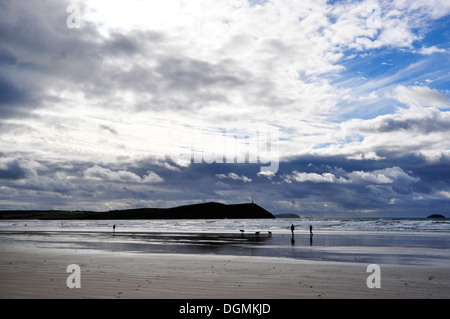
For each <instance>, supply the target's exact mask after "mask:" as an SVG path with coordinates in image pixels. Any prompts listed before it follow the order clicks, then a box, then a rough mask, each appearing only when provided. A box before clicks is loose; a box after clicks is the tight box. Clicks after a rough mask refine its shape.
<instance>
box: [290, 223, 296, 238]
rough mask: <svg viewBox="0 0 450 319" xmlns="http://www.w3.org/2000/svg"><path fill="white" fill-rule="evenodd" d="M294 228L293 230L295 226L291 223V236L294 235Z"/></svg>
mask: <svg viewBox="0 0 450 319" xmlns="http://www.w3.org/2000/svg"><path fill="white" fill-rule="evenodd" d="M294 230H295V226H294V224H292V225H291V233H292V237H294Z"/></svg>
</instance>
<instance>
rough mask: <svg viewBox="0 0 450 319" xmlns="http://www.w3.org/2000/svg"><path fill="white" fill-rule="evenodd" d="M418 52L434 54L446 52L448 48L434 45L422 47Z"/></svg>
mask: <svg viewBox="0 0 450 319" xmlns="http://www.w3.org/2000/svg"><path fill="white" fill-rule="evenodd" d="M417 52H418V53H420V54H423V55H431V54H434V53H446V52H447V50H446V49H439V48H438V47H436V46H434V45H433V46H431V47H422V48H420V50H418V51H417Z"/></svg>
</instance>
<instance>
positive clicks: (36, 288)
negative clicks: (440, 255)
mask: <svg viewBox="0 0 450 319" xmlns="http://www.w3.org/2000/svg"><path fill="white" fill-rule="evenodd" d="M7 235H11V234H7ZM25 235H27V236H28V235H29V234H25ZM41 235H42V234H41ZM66 235H67V234H65V235H64V236H66ZM103 235H104V234H103ZM103 235H102V234H100V235H94V234H90V235H89V236H84V237H83V239H82V240H81V239H80V238H78V239H77V240H78V241H79V242H78V244H77V245H74V244H73V238H72V241H70V240H66V241H64V242H61V240H55V235H54V234H53V235H52V234H46V236H47V237H48V239H49V241H44V240H41V241H39V240H36V238H35V237H33V236H31V237H32V238H31V239H30V238H29V237H27V238H29V240H28V241H20V240H19V241H17V240H16V241H14V240H11V241H9V242H8V241H7V242H5V241H3V242H2V245H1V246H0V248H1V251H0V298H170V299H178V298H181V299H188V298H191V299H192V298H194V299H197V298H198V299H202V298H207V299H211V298H221V299H228V298H232V299H236V298H237V299H240V298H245V299H248V298H251V299H261V298H268V299H297V298H449V297H450V267H449V265H448V264H446V261H448V259H443V260H440V262H439V263H436V264H432V265H426V263H425V264H422V265H414V264H403V263H402V264H395V263H386V264H385V263H379V265H380V269H381V276H380V283H381V288H372V289H370V288H368V287H367V283H366V281H367V278H368V276H369V275H370V273H368V272H366V270H367V266H368V263H367V262H361V261H359V262H348V261H331V260H311V259H309V260H308V259H304V258H286V257H273V256H250V255H248V253H246V254H240V255H238V254H233V253H232V252H233V245H229V244H227V243H221V244H220V247H223V249H225V248H226V251H225V252H223V253H222V254H217V253H211V252H210V251H209V250H208V249H210V248H211V243H205V245H202V246H199V247H196V248H195V249H196V250H195V251H194V250H190V251H189V253H184V252H183V251H182V250H179V251H176V252H175V253H174V252H173V247H174V245H173V244H170V243H169V244H168V242H167V240H164V241H161V242H160V243H159V246H160V247H159V249H162V250H165V253H158V252H154V251H148V252H143V251H138V252H133V251H131V250H130V249H118V247H119V248H120V247H122V246H120V245H119V246H114V245H113V246H111V247H115V248H114V249H110V248H111V247H106V248H105V247H103V248H105V249H103V248H102V247H99V245H98V243H101V242H104V238H103V239H102V236H103ZM108 236H110V234H109V235H108ZM161 236H166V235H164V234H162V235H161ZM56 237H58V236H56ZM175 237H176V236H175ZM175 237H174V238H175ZM7 238H9V237H7ZM208 238H209V237H208ZM281 238H284V237H281ZM296 238H300V236H297V237H296ZM172 239H173V238H172ZM178 239H179V238H178ZM209 239H211V238H209ZM297 240H298V239H297ZM136 241H137V239H136V238H132V237H129V236H127V237H126V242H128V243H130V242H134V243H135V244H136ZM232 241H235V244H236V247H241V246H242V245H243V246H246V245H247V246H249V247H250V246H252V245H253V246H257V244H258V242H255V241H250V242H248V243H245V242H244V243H242V242H239V240H238V239H237V237H233V238H232ZM49 242H50V243H52V245H50V244H49ZM80 242H82V243H84V244H83V245H80ZM111 242H115V243H116V244H117V243H123V242H124V240H123V238H121V237H120V236H117V235H116V236H114V237H112V239H111ZM86 243H91V244H92V243H97V244H96V245H89V244H86ZM137 243H141V242H140V241H137ZM155 245H156V244H155ZM183 245H186V243H185V242H178V243H177V245H175V246H180V247H181V246H183ZM269 246H270V245H269ZM307 246H308V245H307V244H305V245H304V247H300V250H302V248H304V249H307ZM201 247H203V248H201ZM205 247H207V248H206V250H205ZM208 247H209V248H208ZM122 248H123V247H122ZM241 248H242V247H241ZM284 248H285V249H295V247H293V246H291V247H290V248H287V247H284ZM316 248H317V251H320V250H321V249H322V248H323V247H316ZM388 248H389V249H391V250H392V247H388ZM171 249H172V250H171ZM191 249H192V247H191ZM352 249H356V250H358V249H359V250H364V251H365V249H364V247H361V246H357V248H352ZM389 249H388V250H389ZM371 250H372V251H375V250H376V249H375V248H374V247H371V248H370V249H368V251H371ZM399 250H401V249H399ZM235 251H236V252H238V251H239V249H237V248H236V250H235ZM244 251H246V252H248V251H251V250H244ZM241 252H242V251H241ZM441 252H442V251H441ZM355 253H357V251H356V252H355ZM375 256H377V255H376V254H375ZM444 257H445V256H444ZM382 260H383V259H382ZM368 261H369V260H368ZM422 263H424V262H423V261H422ZM70 264H76V265H79V266H80V284H81V288H72V289H70V288H68V287H67V282H66V280H67V278H68V276H69V275H71V273H68V272H67V266H68V265H70Z"/></svg>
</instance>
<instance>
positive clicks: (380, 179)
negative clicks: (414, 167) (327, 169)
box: [283, 167, 420, 184]
mask: <svg viewBox="0 0 450 319" xmlns="http://www.w3.org/2000/svg"><path fill="white" fill-rule="evenodd" d="M339 175H341V176H336V175H335V174H333V173H322V174H317V173H306V172H298V171H293V172H292V174H286V175H284V177H283V179H284V182H286V183H292V182H293V181H295V182H298V183H303V182H312V183H332V184H394V183H400V184H411V183H416V182H418V181H419V180H420V179H419V178H416V177H411V176H410V175H408V174H407V173H406V172H405V171H403V170H402V169H401V168H400V167H392V168H385V169H382V170H374V171H370V172H365V171H352V172H345V171H342V170H341V171H340V172H339Z"/></svg>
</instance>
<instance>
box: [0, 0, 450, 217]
mask: <svg viewBox="0 0 450 319" xmlns="http://www.w3.org/2000/svg"><path fill="white" fill-rule="evenodd" d="M449 13H450V2H449V1H446V0H442V1H441V0H415V1H406V0H393V1H384V0H377V1H375V0H366V1H321V0H310V1H308V0H305V1H298V0H266V1H264V0H226V1H212V0H189V1H187V0H168V1H141V0H128V1H115V0H108V1H107V0H92V1H61V0H42V1H22V0H15V1H9V0H1V1H0V209H57V210H94V211H106V210H112V209H126V208H136V207H173V206H178V205H186V204H192V203H200V202H210V201H215V202H221V203H228V204H231V203H243V202H251V201H254V202H255V203H257V204H259V205H261V206H262V207H264V208H265V209H267V210H269V211H270V212H272V213H273V214H281V213H294V214H297V215H299V216H313V217H426V216H428V215H430V214H434V213H438V214H443V215H446V216H447V217H449V216H450V215H449V211H450V139H449V132H450V102H449V95H450V92H449V83H450V65H449V53H450V46H449V42H450V41H449V40H450V16H449Z"/></svg>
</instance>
